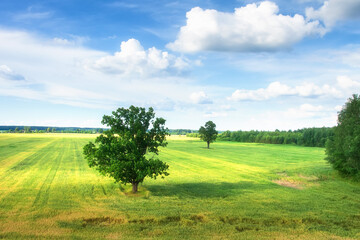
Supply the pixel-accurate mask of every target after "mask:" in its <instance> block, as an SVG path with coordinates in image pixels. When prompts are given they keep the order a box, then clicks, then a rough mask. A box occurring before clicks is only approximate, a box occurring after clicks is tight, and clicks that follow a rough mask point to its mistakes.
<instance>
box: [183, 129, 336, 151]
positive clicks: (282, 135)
mask: <svg viewBox="0 0 360 240" xmlns="http://www.w3.org/2000/svg"><path fill="white" fill-rule="evenodd" d="M333 135H334V128H326V127H322V128H303V129H299V130H295V131H292V130H289V131H279V130H275V131H255V130H252V131H225V132H222V133H221V134H219V136H218V140H219V141H233V142H248V143H268V144H294V145H300V146H307V147H325V144H326V141H327V139H328V138H330V137H332V136H333ZM186 136H188V137H199V133H189V134H186Z"/></svg>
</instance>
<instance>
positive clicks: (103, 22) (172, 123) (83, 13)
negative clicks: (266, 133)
mask: <svg viewBox="0 0 360 240" xmlns="http://www.w3.org/2000/svg"><path fill="white" fill-rule="evenodd" d="M0 86H1V87H0V109H1V114H0V125H33V126H34V125H38V126H40V125H41V126H73V127H101V123H100V122H101V118H102V116H103V115H104V114H111V111H113V110H115V109H116V108H118V107H129V106H130V105H135V106H142V107H150V106H152V107H154V108H155V111H156V115H157V116H161V117H164V118H165V119H167V126H168V127H169V128H172V129H174V128H190V129H198V128H199V127H200V126H201V125H203V124H204V123H205V122H206V121H208V120H212V121H214V122H215V123H216V124H217V128H218V129H219V130H239V129H241V130H250V129H258V130H274V129H282V130H288V129H298V128H303V127H322V126H334V125H336V118H337V112H338V111H339V110H340V109H341V107H342V105H343V104H344V103H345V102H346V100H347V99H348V98H349V97H351V95H352V94H354V93H359V92H360V1H359V0H327V1H324V0H272V1H251V0H228V1H222V0H192V1H190V0H182V1H172V0H151V1H150V0H142V1H140V0H133V1H130V0H128V1H116V0H114V1H100V0H98V1H96V0H94V1H80V0H12V1H0Z"/></svg>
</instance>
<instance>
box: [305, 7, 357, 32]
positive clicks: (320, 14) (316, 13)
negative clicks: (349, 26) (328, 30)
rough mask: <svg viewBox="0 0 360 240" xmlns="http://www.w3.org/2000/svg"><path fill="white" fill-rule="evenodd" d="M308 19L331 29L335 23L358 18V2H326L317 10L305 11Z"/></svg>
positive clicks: (308, 9) (309, 9)
mask: <svg viewBox="0 0 360 240" xmlns="http://www.w3.org/2000/svg"><path fill="white" fill-rule="evenodd" d="M306 16H307V18H308V19H312V20H313V19H318V20H321V21H323V22H324V24H325V25H326V27H332V26H333V25H335V24H336V22H338V21H341V20H346V19H355V18H360V1H359V0H328V1H325V2H324V4H323V6H321V7H320V8H319V9H318V10H315V9H314V8H307V9H306Z"/></svg>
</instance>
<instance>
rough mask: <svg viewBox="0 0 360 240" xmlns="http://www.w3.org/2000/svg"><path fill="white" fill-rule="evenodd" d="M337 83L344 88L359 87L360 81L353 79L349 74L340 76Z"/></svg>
mask: <svg viewBox="0 0 360 240" xmlns="http://www.w3.org/2000/svg"><path fill="white" fill-rule="evenodd" d="M337 83H338V85H339V87H341V88H342V89H351V88H359V87H360V82H357V81H354V80H352V79H351V78H350V77H348V76H338V77H337Z"/></svg>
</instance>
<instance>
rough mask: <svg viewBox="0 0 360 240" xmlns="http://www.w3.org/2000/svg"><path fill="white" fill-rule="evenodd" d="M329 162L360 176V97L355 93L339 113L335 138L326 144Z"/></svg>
mask: <svg viewBox="0 0 360 240" xmlns="http://www.w3.org/2000/svg"><path fill="white" fill-rule="evenodd" d="M326 154H327V158H326V159H327V160H328V162H329V163H330V164H331V165H332V166H333V168H334V169H336V170H338V171H339V172H340V173H342V174H345V175H351V176H357V177H360V98H359V96H358V95H356V94H354V95H353V96H352V98H349V99H348V101H347V102H346V104H345V106H344V107H343V108H342V110H341V111H340V112H339V114H338V124H337V126H336V127H335V130H334V136H333V138H331V139H329V140H328V142H327V144H326Z"/></svg>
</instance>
